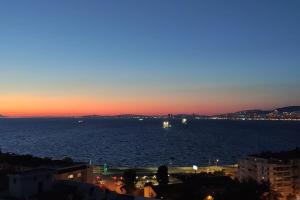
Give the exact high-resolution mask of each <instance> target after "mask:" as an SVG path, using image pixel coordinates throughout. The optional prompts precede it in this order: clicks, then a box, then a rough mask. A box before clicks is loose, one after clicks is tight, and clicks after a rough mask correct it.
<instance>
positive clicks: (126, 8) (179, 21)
mask: <svg viewBox="0 0 300 200" xmlns="http://www.w3.org/2000/svg"><path fill="white" fill-rule="evenodd" d="M299 10H300V1H299V0H288V1H283V0H281V1H279V0H256V1H255V0H251V1H250V0H249V1H241V0H236V1H234V0H226V1H225V0H219V1H215V0H212V1H183V0H182V1H174V0H172V1H166V0H164V1H161V0H151V1H150V0H136V1H128V0H124V1H121V0H120V1H100V0H99V1H92V0H89V1H84V0H82V1H75V0H74V1H73V0H72V1H71V0H70V1H67V0H65V1H63V0H59V1H54V0H51V1H50V0H48V1H39V0H36V1H30V0H28V1H14V0H9V1H2V2H1V3H0V99H2V101H1V100H0V103H1V104H2V105H1V106H0V113H1V112H4V113H8V114H12V115H14V114H15V115H38V114H70V113H72V114H82V113H91V112H95V113H99V114H101V113H118V112H119V113H123V112H138V113H161V112H185V111H186V112H203V113H216V112H227V111H234V110H239V109H248V108H254V107H258V108H270V107H276V106H284V105H290V104H300V90H299V86H300V25H299V24H300V12H299ZM53 99H55V103H52V104H51V110H52V112H50V111H49V110H45V109H44V108H43V105H44V104H45V103H49V102H53ZM70 99H72V101H74V102H73V103H74V105H73V107H70V108H67V103H66V102H69V101H70ZM12 101H13V102H12ZM77 101H78V102H77ZM8 102H9V104H10V106H6V107H4V106H3V104H7V103H8ZM32 102H36V104H37V105H38V106H37V108H32V111H31V110H30V109H28V108H25V107H28V104H32ZM86 104H88V105H89V106H90V108H89V110H86V111H84V109H83V108H82V109H81V110H80V109H77V110H76V109H75V110H74V108H78V107H86ZM91 105H92V106H91ZM112 107H113V108H114V109H113V108H112ZM63 108H65V109H63ZM109 108H111V109H109ZM133 108H136V109H133ZM72 109H73V110H72Z"/></svg>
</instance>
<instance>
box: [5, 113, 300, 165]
mask: <svg viewBox="0 0 300 200" xmlns="http://www.w3.org/2000/svg"><path fill="white" fill-rule="evenodd" d="M78 120H79V119H74V118H51V119H39V118H35V119H6V118H2V119H0V147H1V149H2V151H9V152H15V153H20V154H33V155H36V156H48V157H53V158H62V157H63V156H70V157H72V158H74V159H76V160H81V161H88V160H89V159H91V160H92V162H93V163H97V164H104V163H107V164H108V165H110V166H130V167H135V166H158V165H161V164H170V165H174V166H190V165H193V164H197V165H207V164H209V162H210V163H211V164H212V163H213V161H214V160H216V159H219V160H220V164H232V163H235V162H236V161H237V159H238V158H241V157H243V156H245V155H247V154H249V153H255V152H261V151H265V150H272V151H278V150H288V149H291V148H295V147H297V146H298V147H300V122H286V121H221V120H220V121H219V120H194V121H189V123H188V125H187V126H184V125H182V124H181V123H180V122H179V121H177V122H173V123H172V128H170V129H167V130H166V129H163V128H162V120H161V119H146V120H144V121H139V120H137V119H84V121H83V123H78Z"/></svg>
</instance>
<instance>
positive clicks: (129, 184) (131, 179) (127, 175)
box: [123, 169, 136, 194]
mask: <svg viewBox="0 0 300 200" xmlns="http://www.w3.org/2000/svg"><path fill="white" fill-rule="evenodd" d="M135 181H136V172H135V170H133V169H128V170H125V171H124V173H123V183H124V187H125V190H126V193H127V194H132V193H133V191H134V190H135Z"/></svg>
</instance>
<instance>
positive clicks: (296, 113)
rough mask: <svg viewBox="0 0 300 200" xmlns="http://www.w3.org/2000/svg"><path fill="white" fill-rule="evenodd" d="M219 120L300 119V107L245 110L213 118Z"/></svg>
mask: <svg viewBox="0 0 300 200" xmlns="http://www.w3.org/2000/svg"><path fill="white" fill-rule="evenodd" d="M212 117H213V118H217V119H244V120H245V119H249V120H251V119H282V120H293V119H297V120H299V119H300V106H287V107H282V108H276V109H273V110H259V109H253V110H243V111H238V112H234V113H225V114H220V115H215V116H212Z"/></svg>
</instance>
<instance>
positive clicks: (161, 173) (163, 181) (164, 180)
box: [156, 165, 169, 186]
mask: <svg viewBox="0 0 300 200" xmlns="http://www.w3.org/2000/svg"><path fill="white" fill-rule="evenodd" d="M156 178H157V182H158V184H159V186H166V185H168V183H169V176H168V167H167V166H166V165H162V166H160V167H158V170H157V173H156Z"/></svg>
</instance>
